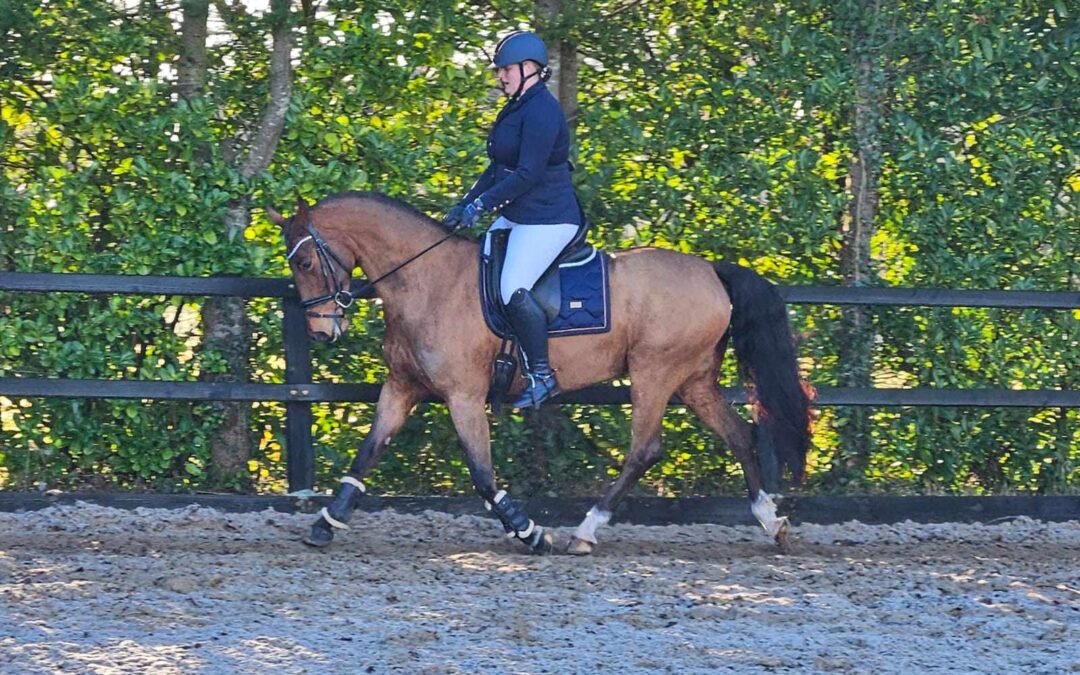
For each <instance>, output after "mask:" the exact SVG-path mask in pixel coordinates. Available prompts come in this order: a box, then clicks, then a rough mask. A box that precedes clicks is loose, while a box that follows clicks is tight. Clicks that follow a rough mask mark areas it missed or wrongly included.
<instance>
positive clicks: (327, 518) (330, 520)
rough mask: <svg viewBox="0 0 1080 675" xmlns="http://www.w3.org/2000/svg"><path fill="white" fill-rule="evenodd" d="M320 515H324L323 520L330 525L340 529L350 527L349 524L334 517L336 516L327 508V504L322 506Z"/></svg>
mask: <svg viewBox="0 0 1080 675" xmlns="http://www.w3.org/2000/svg"><path fill="white" fill-rule="evenodd" d="M319 515H321V516H322V517H323V520H325V521H326V522H328V523H330V527H333V528H335V529H338V530H347V529H349V526H348V524H346V523H343V522H341V521H340V520H336V519H334V517H333V516H331V515H330V512H329V511H327V510H326V507H325V506H324V507H322V511H319Z"/></svg>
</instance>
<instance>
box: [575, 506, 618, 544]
mask: <svg viewBox="0 0 1080 675" xmlns="http://www.w3.org/2000/svg"><path fill="white" fill-rule="evenodd" d="M610 520H611V514H610V513H608V512H607V511H601V510H600V509H598V508H596V507H595V506H594V507H592V508H591V509H589V512H588V513H587V514H585V520H583V521H581V524H580V525H578V527H577V529H576V530H575V531H574V536H575V537H577V538H578V539H581V540H582V541H587V542H589V543H590V544H595V543H596V528H598V527H600V526H601V525H607V524H608V521H610Z"/></svg>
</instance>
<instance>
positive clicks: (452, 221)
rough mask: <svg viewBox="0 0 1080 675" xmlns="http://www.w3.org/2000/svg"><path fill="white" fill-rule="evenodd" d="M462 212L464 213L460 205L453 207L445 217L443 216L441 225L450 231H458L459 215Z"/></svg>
mask: <svg viewBox="0 0 1080 675" xmlns="http://www.w3.org/2000/svg"><path fill="white" fill-rule="evenodd" d="M464 212H465V207H464V206H462V205H461V204H458V205H457V206H455V207H453V208H452V209H450V210H449V211H447V212H446V215H445V216H443V219H442V222H443V225H445V226H447V227H449V228H450V229H451V230H456V229H458V227H460V226H461V215H462V213H464Z"/></svg>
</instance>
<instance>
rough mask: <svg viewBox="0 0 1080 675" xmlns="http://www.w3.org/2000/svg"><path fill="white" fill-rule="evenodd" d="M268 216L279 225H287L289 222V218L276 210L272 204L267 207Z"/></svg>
mask: <svg viewBox="0 0 1080 675" xmlns="http://www.w3.org/2000/svg"><path fill="white" fill-rule="evenodd" d="M266 217H267V218H269V219H270V222H271V223H274V224H275V225H277V226H278V227H285V223H287V222H289V220H288V218H286V217H285V216H283V215H281V214H280V213H278V212H277V211H275V210H274V209H273V207H271V206H267V207H266Z"/></svg>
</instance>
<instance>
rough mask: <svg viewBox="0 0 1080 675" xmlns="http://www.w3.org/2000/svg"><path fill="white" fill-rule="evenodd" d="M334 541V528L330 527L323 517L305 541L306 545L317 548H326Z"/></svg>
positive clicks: (313, 526) (317, 521) (312, 528)
mask: <svg viewBox="0 0 1080 675" xmlns="http://www.w3.org/2000/svg"><path fill="white" fill-rule="evenodd" d="M332 541H334V528H332V527H330V523H328V522H326V521H325V520H324V519H323V518H322V517H321V516H320V517H319V519H318V520H316V521H315V524H314V525H312V526H311V534H309V535H308V536H306V537H304V539H303V542H304V543H305V544H307V545H308V546H314V547H315V548H326V547H327V546H329V545H330V542H332Z"/></svg>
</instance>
